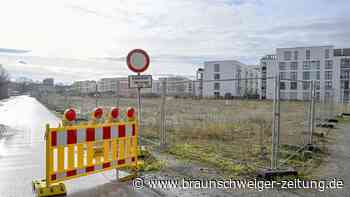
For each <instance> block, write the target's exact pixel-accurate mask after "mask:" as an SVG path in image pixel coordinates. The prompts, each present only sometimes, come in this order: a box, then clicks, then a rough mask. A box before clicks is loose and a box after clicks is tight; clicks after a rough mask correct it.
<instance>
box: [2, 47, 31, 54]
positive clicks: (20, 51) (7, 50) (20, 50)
mask: <svg viewBox="0 0 350 197" xmlns="http://www.w3.org/2000/svg"><path fill="white" fill-rule="evenodd" d="M28 52H30V50H23V49H8V48H0V53H28Z"/></svg>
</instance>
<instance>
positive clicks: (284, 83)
mask: <svg viewBox="0 0 350 197" xmlns="http://www.w3.org/2000/svg"><path fill="white" fill-rule="evenodd" d="M280 89H281V90H285V89H286V82H282V81H281V82H280Z"/></svg>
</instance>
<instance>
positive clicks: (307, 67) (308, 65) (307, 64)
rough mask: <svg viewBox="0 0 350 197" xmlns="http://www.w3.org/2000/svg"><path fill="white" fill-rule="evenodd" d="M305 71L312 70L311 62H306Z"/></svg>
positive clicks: (304, 64) (304, 63)
mask: <svg viewBox="0 0 350 197" xmlns="http://www.w3.org/2000/svg"><path fill="white" fill-rule="evenodd" d="M303 69H304V70H310V69H311V65H310V61H304V62H303Z"/></svg>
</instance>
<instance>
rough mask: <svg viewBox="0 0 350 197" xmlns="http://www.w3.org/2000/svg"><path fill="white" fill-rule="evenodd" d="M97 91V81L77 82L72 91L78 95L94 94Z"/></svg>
mask: <svg viewBox="0 0 350 197" xmlns="http://www.w3.org/2000/svg"><path fill="white" fill-rule="evenodd" d="M96 90H97V84H96V81H89V80H86V81H75V82H74V83H73V84H72V86H71V91H73V92H75V93H78V94H89V93H94V92H96Z"/></svg>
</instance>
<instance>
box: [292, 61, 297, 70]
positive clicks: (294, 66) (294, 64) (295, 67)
mask: <svg viewBox="0 0 350 197" xmlns="http://www.w3.org/2000/svg"><path fill="white" fill-rule="evenodd" d="M290 70H298V62H291V63H290Z"/></svg>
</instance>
